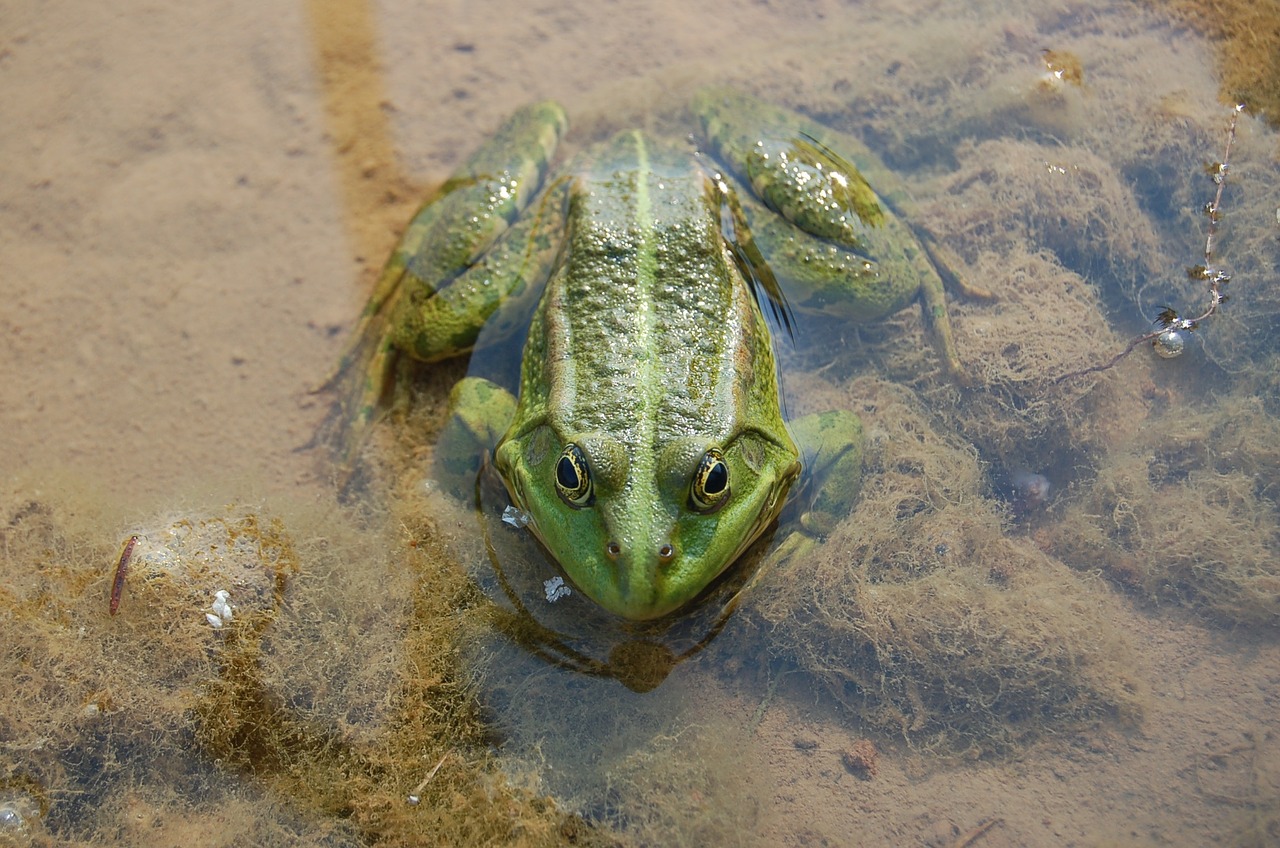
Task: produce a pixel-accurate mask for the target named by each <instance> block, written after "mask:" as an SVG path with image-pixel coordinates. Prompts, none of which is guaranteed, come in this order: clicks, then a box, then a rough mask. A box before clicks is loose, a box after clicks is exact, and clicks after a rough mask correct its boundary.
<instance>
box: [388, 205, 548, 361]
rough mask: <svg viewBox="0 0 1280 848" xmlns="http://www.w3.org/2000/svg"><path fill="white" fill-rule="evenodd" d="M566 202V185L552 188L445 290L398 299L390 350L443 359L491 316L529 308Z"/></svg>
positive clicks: (463, 347)
mask: <svg viewBox="0 0 1280 848" xmlns="http://www.w3.org/2000/svg"><path fill="white" fill-rule="evenodd" d="M567 197H568V181H567V180H561V181H559V182H557V183H555V184H553V185H552V186H551V187H550V188H549V189H548V190H547V192H546V194H545V195H543V197H542V198H540V199H539V200H538V201H537V202H536V205H535V208H534V209H532V210H530V211H528V212H526V214H525V215H523V216H522V217H521V218H519V219H518V220H517V221H516V223H515V224H513V225H512V226H511V228H510V229H508V230H507V231H506V232H504V233H503V234H502V236H501V237H500V238H499V239H498V241H497V242H496V243H495V244H494V245H493V246H492V247H491V248H490V249H489V250H488V251H487V252H486V253H484V255H482V256H480V257H479V259H477V260H476V262H475V264H473V265H472V266H471V267H469V268H468V269H467V270H466V271H465V272H464V273H462V274H461V275H460V276H458V277H457V279H455V280H454V281H453V282H452V283H450V284H449V285H448V286H446V287H444V288H443V289H441V290H439V291H433V290H431V289H429V288H426V287H422V288H419V289H417V290H415V291H411V292H409V293H408V294H407V296H405V297H402V298H400V299H399V302H398V303H397V304H396V308H395V311H394V313H393V314H392V317H391V329H390V334H391V346H392V347H394V348H395V349H397V350H401V351H404V352H405V353H406V354H408V355H409V356H411V357H412V358H414V359H416V360H418V361H420V362H436V361H438V360H441V359H448V358H450V357H453V356H458V355H460V354H463V353H466V352H467V351H469V350H471V348H472V347H474V346H475V343H476V339H477V338H478V337H479V335H480V331H481V330H482V329H483V328H484V327H485V325H486V324H487V323H488V322H489V320H490V319H491V318H492V317H493V316H494V315H495V313H497V314H498V315H499V316H500V317H501V316H503V315H506V314H514V313H519V312H521V310H522V309H526V308H530V307H532V305H533V299H534V297H535V296H536V295H537V293H538V292H540V291H541V288H542V283H543V282H544V281H545V280H546V277H547V274H548V273H549V272H550V269H551V266H552V264H553V263H554V260H555V254H556V250H557V249H558V247H559V244H560V237H561V234H562V233H563V231H564V206H565V201H566V198H567ZM500 310H501V312H500ZM508 329H511V328H508Z"/></svg>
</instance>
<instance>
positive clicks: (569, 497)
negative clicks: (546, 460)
mask: <svg viewBox="0 0 1280 848" xmlns="http://www.w3.org/2000/svg"><path fill="white" fill-rule="evenodd" d="M556 491H557V492H559V493H560V497H561V498H563V499H564V502H565V503H567V504H568V505H569V506H572V507H584V506H586V505H588V504H589V503H591V471H590V469H588V468H587V455H586V454H585V453H583V452H582V448H580V447H578V446H577V445H575V444H572V443H570V444H569V445H568V446H567V447H566V448H565V449H564V453H562V454H560V459H559V460H558V461H557V462H556Z"/></svg>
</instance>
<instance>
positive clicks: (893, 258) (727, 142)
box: [336, 90, 972, 621]
mask: <svg viewBox="0 0 1280 848" xmlns="http://www.w3.org/2000/svg"><path fill="white" fill-rule="evenodd" d="M693 109H694V112H695V113H696V114H697V115H698V116H699V118H700V121H701V124H702V129H703V138H704V139H705V144H706V146H707V150H706V151H696V150H694V149H692V148H691V147H690V146H689V145H687V144H686V145H683V146H682V145H678V144H674V143H671V142H668V141H664V140H661V139H657V138H654V137H652V136H650V135H649V134H646V133H644V132H641V131H627V132H622V133H619V134H617V135H616V136H614V137H613V138H612V139H610V140H608V141H604V142H601V143H599V144H598V145H596V146H594V147H591V148H589V149H587V150H585V151H584V152H582V153H581V154H579V155H577V156H575V157H573V158H571V159H570V160H569V161H568V162H567V163H565V164H563V165H561V166H559V167H557V168H554V169H553V168H552V167H551V165H550V163H551V162H552V161H553V159H554V154H555V149H556V147H557V145H558V144H559V142H560V139H561V137H562V136H563V134H564V132H565V131H566V128H567V121H566V118H565V113H564V111H563V109H562V108H561V107H560V106H558V105H557V104H555V103H550V102H546V103H538V104H534V105H531V106H528V107H526V108H524V109H521V110H520V111H518V112H517V113H516V114H515V115H513V116H512V117H511V118H510V119H509V120H508V121H507V122H506V124H505V125H504V126H503V127H502V128H501V129H500V130H499V132H498V133H497V134H496V136H494V137H493V138H492V139H491V140H490V141H489V142H487V143H486V144H484V146H482V147H481V148H480V149H479V150H478V151H477V152H476V153H475V154H474V155H473V156H472V157H471V159H470V160H468V161H467V162H466V164H465V165H464V166H463V167H462V168H461V169H460V170H459V171H458V172H457V173H456V174H455V175H454V176H453V177H451V178H450V179H449V180H448V181H447V182H446V184H445V185H444V186H443V187H442V188H441V190H440V191H439V192H438V194H437V195H436V196H435V197H434V198H433V199H432V200H430V201H429V202H427V203H426V204H425V205H424V206H423V207H422V209H421V210H420V211H419V212H418V213H417V215H416V216H415V217H414V219H413V220H412V222H411V223H410V224H409V226H408V229H407V231H406V232H405V234H404V236H403V237H402V239H401V241H400V243H399V245H398V246H397V248H396V249H395V251H394V252H393V254H392V256H391V258H390V259H389V260H388V263H387V266H386V268H385V270H384V272H383V274H382V276H381V278H380V281H379V283H378V285H377V287H376V288H375V291H374V293H373V295H372V297H371V298H370V301H369V304H368V306H367V307H366V309H365V311H364V313H363V315H362V317H361V321H360V324H359V326H358V327H357V328H356V331H355V333H354V335H353V341H352V343H351V346H350V347H349V349H348V351H347V353H346V354H345V355H344V357H343V360H342V362H341V364H340V366H339V370H338V372H337V374H338V376H337V378H336V379H339V380H341V381H343V383H344V386H345V389H344V391H343V395H342V397H341V400H342V404H341V409H342V416H343V417H344V418H345V419H346V420H347V422H348V423H349V426H347V428H346V430H345V435H344V436H343V445H342V450H343V451H344V453H345V455H346V457H347V458H348V459H350V458H351V457H352V455H353V454H354V451H355V450H356V448H357V447H358V445H359V443H360V440H361V433H362V432H363V431H364V430H365V428H366V427H367V425H368V424H369V423H370V422H371V421H372V420H373V419H374V417H375V416H376V415H377V414H378V411H379V410H380V408H381V407H382V406H383V405H384V401H385V399H386V397H387V394H388V388H389V387H390V386H391V384H392V383H393V382H394V381H393V377H394V374H395V371H396V367H395V366H396V362H397V360H398V359H399V358H400V357H402V356H405V357H409V358H411V359H412V360H417V361H420V362H434V361H438V360H442V359H446V358H449V357H454V356H458V355H461V354H464V353H467V352H469V351H471V350H472V349H473V348H474V347H475V345H476V343H477V339H478V338H479V337H480V334H481V330H482V329H484V332H485V334H486V335H485V338H486V339H488V338H494V337H498V338H501V337H504V336H510V335H513V334H518V333H520V332H522V331H526V332H527V335H526V339H525V342H524V348H523V357H522V360H521V369H520V377H519V386H518V394H513V393H512V391H510V390H509V389H508V388H505V387H503V386H500V385H497V384H496V383H494V382H490V381H489V380H487V379H483V378H479V377H467V378H465V379H463V380H462V381H461V382H459V383H458V385H457V386H456V387H455V388H454V390H453V392H452V394H451V398H450V404H451V419H450V422H449V424H448V425H447V427H446V435H447V438H442V440H441V445H440V446H438V447H437V461H438V464H439V466H440V467H441V468H442V469H443V471H442V473H443V474H444V475H445V476H449V477H450V479H453V480H455V481H459V482H457V484H456V488H458V489H462V490H464V491H465V490H466V489H467V485H466V483H465V481H466V480H467V479H470V480H471V481H472V485H471V487H470V489H471V491H474V480H475V477H474V473H475V471H476V469H478V468H479V458H480V457H490V456H491V458H492V468H493V470H495V471H496V473H497V475H498V476H499V477H500V478H501V480H502V482H503V484H504V485H505V488H506V490H507V492H508V494H509V496H510V500H511V503H512V505H513V506H514V507H515V508H516V510H518V515H519V516H520V517H521V519H522V521H523V522H524V523H526V526H527V527H528V529H529V531H530V532H532V533H533V534H534V536H535V537H536V538H537V540H538V541H539V542H540V543H541V545H542V546H543V547H544V548H545V550H546V551H547V552H549V554H550V555H551V557H553V558H554V560H555V562H556V563H558V565H559V567H560V568H561V569H562V570H563V572H564V577H565V578H567V579H568V581H569V583H570V584H571V585H572V586H573V587H575V588H576V589H578V590H580V591H581V592H583V593H584V594H585V595H587V596H588V597H589V598H591V599H592V600H593V601H595V602H596V603H597V604H598V605H599V606H601V607H603V608H604V609H605V610H608V611H609V612H612V613H614V614H616V615H618V616H621V617H623V618H625V619H629V620H635V621H643V620H650V619H656V618H659V617H662V616H666V615H669V614H672V613H675V612H677V611H679V610H681V608H682V607H685V606H686V605H687V604H689V603H690V602H691V601H693V600H694V599H695V598H697V597H698V596H699V595H700V594H701V593H703V591H704V590H705V589H706V588H707V587H708V586H709V585H710V584H711V583H712V582H713V581H715V579H716V578H717V577H718V576H719V575H720V574H721V573H722V572H724V571H725V570H726V569H727V568H728V567H729V566H730V565H731V564H733V563H734V561H735V560H736V559H738V557H739V556H740V555H741V554H742V553H743V552H744V551H745V550H746V549H747V548H748V547H749V546H750V545H751V544H752V543H753V542H754V541H755V540H756V539H757V538H758V537H759V536H760V535H761V534H762V533H763V532H764V531H765V530H766V529H767V528H769V527H770V526H771V525H772V524H773V522H774V521H775V519H776V518H777V517H778V514H779V512H780V510H781V509H782V507H783V506H784V504H785V503H786V502H787V500H788V494H789V493H792V492H793V490H794V489H795V488H796V482H797V480H798V479H799V478H800V476H801V472H802V470H803V471H804V472H805V474H806V481H808V483H807V487H806V488H808V489H809V495H808V498H807V500H806V504H805V507H804V509H803V514H802V515H800V518H799V521H798V522H795V524H796V525H797V526H795V527H794V529H793V530H792V531H791V536H790V537H788V538H786V539H785V540H784V541H783V543H782V545H781V547H780V548H779V551H781V552H782V553H781V554H779V555H780V556H783V557H790V556H795V555H797V554H799V553H800V552H802V551H803V550H805V549H806V548H808V547H809V546H810V545H811V544H812V542H813V540H815V539H817V538H820V537H821V536H822V535H823V534H824V533H825V532H826V531H827V530H829V529H830V528H831V527H832V526H833V525H834V523H835V522H836V521H838V520H839V519H840V518H842V517H843V516H845V515H847V514H848V512H849V511H850V510H851V508H852V506H853V505H854V502H855V500H856V498H857V494H858V489H859V485H860V479H861V468H862V428H861V424H860V422H859V420H858V418H857V416H856V415H854V414H853V413H852V412H850V411H848V410H834V411H830V412H825V413H820V414H814V415H809V416H804V417H801V418H798V419H797V420H793V421H790V422H787V421H785V420H784V416H783V411H782V404H781V402H780V399H779V386H778V376H777V365H776V361H775V351H774V344H775V341H774V338H773V336H774V332H775V328H777V327H780V326H787V325H789V324H792V323H794V322H795V321H796V320H797V317H799V316H804V315H805V314H817V315H821V316H825V317H832V316H834V317H836V318H838V319H841V320H844V321H854V322H863V321H874V320H877V319H880V318H883V317H884V316H886V315H889V314H891V313H893V312H896V311H897V310H899V309H901V308H903V307H904V306H906V305H907V304H909V303H910V302H911V301H913V300H915V299H917V298H918V299H920V300H921V301H922V303H923V308H924V313H925V316H926V326H927V328H928V330H929V332H930V334H931V335H932V338H933V341H934V343H935V346H936V348H937V350H938V353H939V355H940V358H941V360H942V363H943V367H944V368H945V369H946V370H947V371H948V372H950V373H951V374H952V375H955V376H956V377H960V376H961V375H962V373H963V372H962V370H961V366H960V361H959V358H958V356H957V355H956V351H955V346H954V343H953V341H952V338H951V333H950V328H949V324H948V321H947V313H946V305H945V300H944V291H943V273H944V272H941V271H940V269H944V268H945V266H946V263H945V262H944V261H942V258H941V254H940V251H939V249H938V247H937V246H936V245H935V244H933V243H932V242H931V241H929V240H928V239H927V237H924V236H922V235H921V234H918V233H915V232H914V231H913V230H912V229H911V228H910V227H909V226H908V225H907V224H906V223H904V222H903V220H902V219H901V218H899V217H898V215H897V214H895V212H894V210H893V208H891V206H890V204H889V203H886V202H885V201H884V200H882V198H881V196H880V195H877V193H876V192H875V191H873V190H872V188H871V186H870V185H869V184H868V181H867V179H866V178H865V177H864V176H863V172H862V171H860V170H859V169H858V168H855V167H854V166H853V165H851V164H850V163H849V162H848V161H846V159H844V158H843V156H846V155H849V156H853V155H860V157H861V158H860V161H863V162H871V163H872V164H870V165H864V166H863V168H864V170H866V171H868V172H870V171H872V170H874V171H876V172H877V173H884V172H883V170H882V169H881V168H880V167H879V166H877V165H875V164H874V163H873V160H872V159H871V157H870V154H868V153H866V151H865V150H863V149H862V148H861V146H860V145H858V144H857V143H856V142H855V141H854V140H853V139H851V138H847V137H845V136H842V135H839V134H836V133H834V132H832V131H830V130H826V129H822V128H815V127H811V126H808V125H807V123H806V122H805V121H804V119H802V118H801V117H800V116H799V115H797V114H794V113H792V112H789V111H786V110H784V109H781V108H778V107H774V106H772V105H769V104H766V103H763V102H761V101H759V100H757V99H754V98H752V97H749V96H747V95H744V94H741V93H737V92H732V91H724V90H708V91H704V92H702V93H700V94H699V95H698V96H697V97H696V99H695V102H694V104H693ZM837 151H839V152H837ZM953 279H954V278H953ZM971 293H972V290H971ZM772 316H782V319H781V320H777V319H776V317H772ZM468 475H471V476H470V477H469V478H468Z"/></svg>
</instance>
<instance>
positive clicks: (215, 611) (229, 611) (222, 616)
mask: <svg viewBox="0 0 1280 848" xmlns="http://www.w3.org/2000/svg"><path fill="white" fill-rule="evenodd" d="M233 613H234V609H233V607H232V606H231V593H230V592H228V591H227V590H226V589H219V590H218V591H216V592H214V593H213V605H212V606H211V607H209V612H206V613H205V614H204V618H205V621H207V622H209V624H210V626H212V627H213V628H214V629H217V630H221V629H222V628H223V627H224V626H225V625H227V624H230V623H231V619H232V618H233V617H234V615H233Z"/></svg>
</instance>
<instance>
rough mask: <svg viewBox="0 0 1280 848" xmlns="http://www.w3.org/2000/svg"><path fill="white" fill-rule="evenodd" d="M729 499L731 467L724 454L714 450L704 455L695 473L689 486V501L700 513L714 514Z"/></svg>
mask: <svg viewBox="0 0 1280 848" xmlns="http://www.w3.org/2000/svg"><path fill="white" fill-rule="evenodd" d="M728 499H729V466H728V465H727V464H725V461H724V454H722V453H720V451H718V450H716V449H715V448H712V449H711V450H709V451H707V452H706V453H705V454H703V455H702V461H701V462H699V463H698V469H697V470H696V471H694V472H693V483H692V484H691V485H690V486H689V500H691V501H692V502H693V507H694V509H696V510H698V511H699V512H714V511H716V510H717V509H719V508H720V507H722V506H724V503H725V501H727V500H728Z"/></svg>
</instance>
